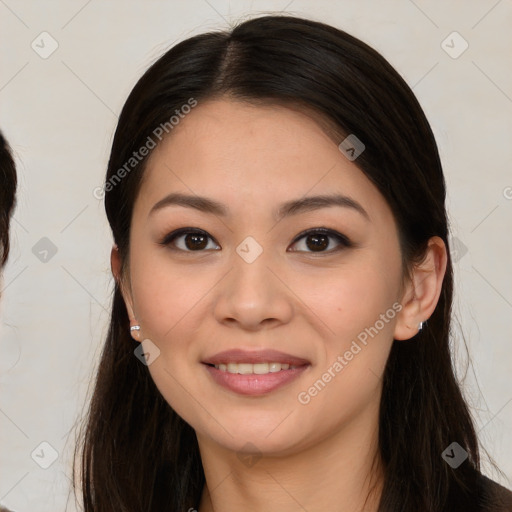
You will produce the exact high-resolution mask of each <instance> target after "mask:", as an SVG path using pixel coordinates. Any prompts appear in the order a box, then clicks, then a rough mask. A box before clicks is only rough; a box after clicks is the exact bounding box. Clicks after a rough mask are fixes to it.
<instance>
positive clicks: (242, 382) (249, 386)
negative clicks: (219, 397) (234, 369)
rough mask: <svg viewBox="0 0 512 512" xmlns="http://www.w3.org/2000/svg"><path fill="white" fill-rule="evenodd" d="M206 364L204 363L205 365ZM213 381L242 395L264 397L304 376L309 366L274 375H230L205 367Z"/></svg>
mask: <svg viewBox="0 0 512 512" xmlns="http://www.w3.org/2000/svg"><path fill="white" fill-rule="evenodd" d="M203 364H204V363H203ZM205 366H206V369H207V370H208V372H209V373H210V375H211V376H212V378H213V380H214V381H215V382H216V383H217V384H220V385H221V386H223V387H225V388H227V389H229V390H230V391H234V392H235V393H239V394H240V395H251V396H256V395H264V394H265V393H270V391H274V390H276V389H278V388H280V387H281V386H284V385H285V384H288V383H289V382H291V381H293V380H295V379H296V378H298V377H299V375H301V374H302V372H303V371H304V370H306V368H308V367H309V365H304V366H299V367H298V368H293V369H288V370H280V371H278V372H274V373H266V374H264V375H256V374H249V375H242V374H240V373H229V372H223V371H221V370H218V369H217V368H215V367H214V366H209V365H205Z"/></svg>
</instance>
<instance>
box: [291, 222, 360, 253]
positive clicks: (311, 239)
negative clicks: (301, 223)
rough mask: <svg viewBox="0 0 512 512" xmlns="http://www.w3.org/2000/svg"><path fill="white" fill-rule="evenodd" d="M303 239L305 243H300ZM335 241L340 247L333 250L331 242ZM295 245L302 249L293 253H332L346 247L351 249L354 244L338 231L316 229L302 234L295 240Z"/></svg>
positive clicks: (294, 250)
mask: <svg viewBox="0 0 512 512" xmlns="http://www.w3.org/2000/svg"><path fill="white" fill-rule="evenodd" d="M302 239H304V241H303V242H300V241H301V240H302ZM333 240H334V245H336V244H338V247H334V248H332V245H333V243H331V242H332V241H333ZM299 242H300V243H299ZM293 245H299V247H300V248H299V249H293V250H292V252H317V253H318V252H319V253H326V252H327V253H332V252H335V251H339V250H341V249H342V248H344V247H345V248H346V247H351V246H352V243H351V242H350V240H349V239H348V238H347V237H346V236H345V235H342V234H341V233H338V232H337V231H333V230H332V229H326V228H315V229H310V230H308V231H305V232H303V233H301V234H300V235H299V236H298V237H297V238H296V239H295V242H294V243H293ZM327 249H328V250H327Z"/></svg>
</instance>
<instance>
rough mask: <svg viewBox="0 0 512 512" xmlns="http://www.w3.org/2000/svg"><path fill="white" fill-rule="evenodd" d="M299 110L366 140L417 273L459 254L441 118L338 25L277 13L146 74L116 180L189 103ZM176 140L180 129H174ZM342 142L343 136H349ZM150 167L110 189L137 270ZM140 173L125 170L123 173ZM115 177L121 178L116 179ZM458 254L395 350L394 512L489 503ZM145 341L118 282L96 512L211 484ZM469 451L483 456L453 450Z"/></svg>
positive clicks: (169, 505)
mask: <svg viewBox="0 0 512 512" xmlns="http://www.w3.org/2000/svg"><path fill="white" fill-rule="evenodd" d="M226 95H227V96H229V97H232V98H236V99H238V100H240V101H247V102H256V103H257V102H263V103H265V102H267V103H274V104H283V105H291V104H292V105H295V106H297V107H299V108H304V109H308V110H311V111H314V112H316V113H317V114H318V116H319V118H322V119H327V120H329V122H330V123H332V125H333V126H335V127H337V130H338V132H339V133H340V134H345V136H346V135H348V134H355V135H356V136H357V138H358V139H360V140H361V141H362V142H363V143H364V144H365V146H366V148H365V151H364V152H363V153H362V154H361V155H360V156H359V157H358V158H357V160H356V161H355V163H356V165H357V166H358V167H359V168H360V169H361V171H362V172H363V173H364V174H365V175H366V176H367V177H368V178H369V179H370V180H371V181H372V182H373V183H374V184H375V186H376V187H377V188H378V190H379V191H380V192H381V194H382V195H383V197H384V198H385V199H386V201H387V202H388V204H389V205H390V207H391V209H392V211H393V214H394V216H395V220H396V222H397V225H398V228H399V233H400V243H401V250H402V255H403V261H404V264H405V265H404V272H405V273H407V272H409V271H410V269H411V268H412V266H413V264H414V263H415V262H418V261H419V260H421V258H422V256H423V255H424V252H425V248H426V245H427V242H428V240H429V239H430V238H431V237H432V236H439V237H441V238H442V239H443V241H444V243H445V244H446V247H447V248H448V253H449V240H448V236H449V231H448V220H447V214H446V210H445V181H444V177H443V171H442V167H441V162H440V159H439V154H438V150H437V146H436V142H435V140H434V136H433V133H432V131H431V128H430V125H429V123H428V121H427V119H426V117H425V115H424V113H423V111H422V109H421V107H420V105H419V103H418V101H417V100H416V98H415V96H414V94H413V93H412V91H411V89H410V88H409V87H408V86H407V84H406V83H405V82H404V80H403V79H402V78H401V77H400V75H399V74H398V73H397V72H396V71H395V70H394V69H393V68H392V66H391V65H390V64H389V63H388V62H387V61H386V60H385V59H384V58H383V57H382V56H381V55H380V54H379V53H377V52H376V51H375V50H373V49H372V48H370V47H369V46H368V45H366V44H365V43H363V42H362V41H360V40H358V39H356V38H355V37H352V36H351V35H349V34H347V33H346V32H343V31H341V30H338V29H336V28H334V27H331V26H328V25H326V24H323V23H319V22H315V21H311V20H306V19H300V18H295V17H290V16H284V15H283V16H262V17H258V18H253V19H250V20H248V21H245V22H243V23H240V24H239V25H237V26H235V27H234V28H233V29H232V30H230V31H217V32H210V33H206V34H201V35H198V36H195V37H191V38H189V39H187V40H185V41H183V42H181V43H179V44H177V45H176V46H174V47H173V48H171V49H170V50H169V51H167V52H166V53H165V54H164V55H163V56H162V57H161V58H160V59H158V61H156V62H155V63H154V64H153V65H152V66H151V67H150V68H149V69H148V70H147V71H146V73H145V74H144V75H143V76H142V78H141V79H140V80H139V81H138V83H137V84H136V85H135V87H134V89H133V90H132V92H131V94H130V95H129V97H128V99H127V101H126V103H125V105H124V107H123V110H122V112H121V115H120V118H119V123H118V126H117V130H116V133H115V137H114V141H113V144H112V151H111V155H110V160H109V164H108V171H107V183H111V184H113V183H114V182H113V181H111V180H112V178H113V177H114V176H115V175H116V174H117V175H118V176H119V173H118V171H119V169H121V168H123V166H125V165H126V162H128V161H129V159H130V158H131V157H132V155H133V152H134V151H137V150H138V149H139V148H140V147H142V146H143V145H144V144H145V142H146V140H147V138H148V136H151V134H152V133H153V131H154V130H155V128H156V127H158V126H160V125H161V124H162V123H165V122H167V121H168V120H169V118H170V117H171V116H172V115H173V114H174V113H175V111H176V110H179V109H180V107H181V106H182V105H185V104H187V102H188V101H189V100H190V98H194V99H195V100H197V101H198V102H199V104H200V103H201V101H205V100H206V99H212V98H216V97H220V96H226ZM171 136H172V135H171ZM340 142H341V139H340ZM146 160H147V158H146V159H142V161H141V162H140V163H138V165H137V166H136V168H134V169H133V170H131V172H128V173H123V178H122V179H121V180H118V182H116V183H115V185H113V186H110V187H109V188H108V189H107V192H106V195H105V208H106V213H107V216H108V220H109V223H110V226H111V228H112V232H113V237H114V241H115V243H116V244H117V246H118V248H119V251H120V254H121V257H122V260H123V262H126V258H127V255H128V247H129V243H130V238H129V235H130V223H131V217H132V210H133V205H134V201H135V198H136V196H137V193H138V190H139V187H140V183H141V178H142V176H143V171H144V167H145V162H146ZM124 174H125V175H124ZM109 180H110V181H109ZM452 292H453V277H452V262H451V260H450V257H449V259H448V265H447V270H446V275H445V278H444V282H443V286H442V291H441V295H440V298H439V302H438V304H437V307H436V309H435V311H434V313H433V315H432V316H431V318H430V319H429V320H428V324H427V326H426V327H425V328H423V329H422V330H421V331H420V332H419V333H418V334H417V335H416V336H415V338H414V339H412V340H410V341H407V342H399V341H395V342H394V344H393V347H392V350H391V354H390V357H389V360H388V362H387V367H386V370H385V374H384V379H383V395H382V400H381V408H380V420H379V449H380V455H381V458H382V461H383V463H384V470H385V482H384V489H383V494H382V498H381V503H380V508H379V511H380V512H399V511H403V512H411V511H414V512H432V511H436V512H441V511H446V512H448V511H449V512H454V511H458V510H461V511H462V510H463V511H464V512H469V511H472V510H478V509H477V508H476V507H477V503H478V499H479V496H480V488H479V486H478V481H479V480H478V475H479V448H478V442H477V437H476V434H475V429H474V426H473V423H472V419H471V416H470V413H469V412H468V407H467V406H466V403H465V401H464V398H463V396H462V393H461V390H460V387H459V384H458V383H457V380H456V378H455V375H454V370H453V367H452V360H451V355H450V320H451V305H452ZM136 346H137V343H136V342H134V341H133V340H132V338H131V336H130V334H129V320H128V316H127V312H126V308H125V304H124V302H123V299H122V296H121V293H120V289H119V286H118V284H116V285H115V290H114V296H113V305H112V316H111V321H110V329H109V332H108V336H107V339H106V343H105V346H104V348H103V353H102V356H101V361H100V365H99V370H98V373H97V377H96V384H95V390H94V395H93V397H92V401H91V405H90V411H89V416H88V420H87V421H88V422H87V424H86V427H85V430H84V432H83V443H82V444H81V445H80V447H79V450H80V452H79V453H77V458H78V455H80V463H81V465H80V469H81V483H82V488H83V499H84V505H85V511H86V512H93V511H94V512H111V511H112V510H116V511H119V512H121V511H123V512H129V511H130V512H131V511H133V512H135V511H137V512H139V511H141V510H144V511H155V512H156V511H162V510H166V511H169V512H183V511H185V510H187V509H188V508H190V507H195V508H197V507H198V503H199V498H200V495H201V491H202V488H203V485H204V483H205V479H204V473H203V469H202V465H201V459H200V456H199V451H198V445H197V440H196V436H195V432H194V430H193V429H192V428H191V426H190V425H188V424H187V423H185V422H184V421H183V420H182V419H181V418H180V417H179V416H178V415H177V414H176V413H175V412H174V410H173V409H172V408H171V407H170V406H169V405H168V404H167V403H166V402H165V400H164V399H163V397H162V395H161V394H160V392H159V391H158V389H157V388H156V386H155V384H154V383H153V380H152V378H151V376H150V374H149V372H148V369H147V367H145V366H144V365H142V364H141V363H140V362H139V360H138V359H137V358H136V357H135V356H134V354H133V351H134V349H135V348H136ZM453 442H457V443H458V444H459V445H460V446H461V447H463V448H464V449H465V450H466V451H467V453H468V459H467V460H466V461H465V462H464V463H463V464H462V465H461V466H460V467H458V468H457V469H452V468H451V467H450V466H449V465H448V464H447V463H446V462H445V461H444V460H443V459H442V457H441V454H442V452H443V451H444V450H445V449H446V448H447V447H448V446H449V445H450V444H451V443H453Z"/></svg>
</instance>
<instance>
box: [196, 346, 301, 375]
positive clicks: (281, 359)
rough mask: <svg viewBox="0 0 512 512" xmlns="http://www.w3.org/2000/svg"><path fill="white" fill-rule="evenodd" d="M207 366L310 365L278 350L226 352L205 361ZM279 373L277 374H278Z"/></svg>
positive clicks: (299, 358) (237, 350)
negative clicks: (245, 364) (242, 364)
mask: <svg viewBox="0 0 512 512" xmlns="http://www.w3.org/2000/svg"><path fill="white" fill-rule="evenodd" d="M203 363H205V364H226V363H251V364H254V363H281V364H289V365H290V366H304V365H308V364H310V363H309V361H308V360H306V359H302V358H301V357H295V356H292V355H290V354H285V353H284V352H279V351H277V350H254V351H248V350H241V349H233V350H225V351H224V352H219V353H218V354H215V355H214V356H212V357H208V358H207V359H205V360H204V361H203ZM276 373H277V372H276Z"/></svg>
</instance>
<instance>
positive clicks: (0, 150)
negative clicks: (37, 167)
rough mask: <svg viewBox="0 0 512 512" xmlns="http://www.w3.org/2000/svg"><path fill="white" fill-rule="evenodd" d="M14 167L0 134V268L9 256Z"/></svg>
mask: <svg viewBox="0 0 512 512" xmlns="http://www.w3.org/2000/svg"><path fill="white" fill-rule="evenodd" d="M16 186H17V177H16V167H15V165H14V160H13V158H12V154H11V149H10V147H9V144H8V143H7V141H6V140H5V137H4V136H3V135H2V133H1V132H0V268H1V267H3V266H4V265H5V262H6V261H7V258H8V256H9V249H10V243H9V225H10V220H11V215H12V212H13V210H14V206H15V204H16Z"/></svg>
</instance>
